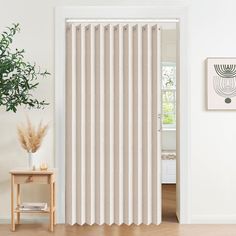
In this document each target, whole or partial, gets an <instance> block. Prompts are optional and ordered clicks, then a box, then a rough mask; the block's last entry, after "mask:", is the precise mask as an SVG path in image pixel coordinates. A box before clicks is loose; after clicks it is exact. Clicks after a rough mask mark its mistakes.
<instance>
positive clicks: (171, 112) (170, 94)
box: [161, 62, 176, 129]
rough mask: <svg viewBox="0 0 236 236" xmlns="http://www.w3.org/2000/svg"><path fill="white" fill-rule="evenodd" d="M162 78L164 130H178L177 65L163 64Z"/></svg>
mask: <svg viewBox="0 0 236 236" xmlns="http://www.w3.org/2000/svg"><path fill="white" fill-rule="evenodd" d="M161 68H162V73H161V74H162V78H161V84H162V85H161V94H162V128H163V129H175V128H176V64H175V63H170V62H163V63H162V65H161Z"/></svg>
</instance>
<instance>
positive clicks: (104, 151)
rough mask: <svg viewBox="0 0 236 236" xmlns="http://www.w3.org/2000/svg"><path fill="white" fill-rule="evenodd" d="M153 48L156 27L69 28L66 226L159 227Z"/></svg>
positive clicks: (157, 45) (155, 46)
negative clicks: (68, 224) (143, 225)
mask: <svg viewBox="0 0 236 236" xmlns="http://www.w3.org/2000/svg"><path fill="white" fill-rule="evenodd" d="M159 48H160V29H159V27H158V25H157V24H156V23H153V24H151V23H148V24H147V23H144V24H141V23H134V24H131V23H129V24H117V23H113V24H106V23H101V24H100V23H91V24H90V23H87V24H85V23H82V24H79V23H71V24H68V25H67V30H66V56H67V60H66V61H67V66H66V67H67V70H66V76H67V83H66V86H67V87H66V92H67V100H66V107H67V111H66V113H67V114H66V117H67V120H66V130H67V137H66V142H67V143H66V165H67V166H66V170H67V173H66V176H67V179H66V219H67V223H70V224H75V223H78V224H80V225H83V224H85V223H86V224H89V225H91V224H95V223H96V224H99V225H100V224H104V223H106V224H109V225H110V224H113V223H115V224H118V225H120V224H123V223H125V224H128V225H130V224H132V223H134V224H141V223H144V224H151V223H153V224H159V223H160V221H161V199H160V198H161V195H160V191H161V187H160V179H161V178H160V158H159V156H160V150H159V149H160V148H159V146H160V134H159V132H158V129H159V128H160V127H159V125H160V124H159V121H158V114H159V113H160V110H161V108H160V99H159V96H158V95H159V94H158V91H159V89H160V88H159V71H160V70H159V63H160V59H159V58H160V50H159Z"/></svg>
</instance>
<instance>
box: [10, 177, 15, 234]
mask: <svg viewBox="0 0 236 236" xmlns="http://www.w3.org/2000/svg"><path fill="white" fill-rule="evenodd" d="M11 230H12V231H15V217H14V175H11Z"/></svg>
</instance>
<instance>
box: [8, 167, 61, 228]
mask: <svg viewBox="0 0 236 236" xmlns="http://www.w3.org/2000/svg"><path fill="white" fill-rule="evenodd" d="M10 174H11V230H12V231H15V214H16V216H17V221H16V223H17V224H20V215H21V214H22V213H23V214H25V213H26V214H27V213H36V214H49V219H50V225H49V230H50V231H51V232H53V231H54V225H55V224H56V208H55V206H56V196H55V195H56V191H55V170H47V171H33V170H32V171H31V170H24V169H15V170H11V171H10ZM21 184H49V185H50V205H49V207H48V208H47V209H46V210H31V211H25V210H20V209H19V207H20V204H21V200H20V185H21ZM15 185H16V205H15V193H14V192H15V191H14V190H15Z"/></svg>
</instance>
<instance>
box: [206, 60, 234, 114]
mask: <svg viewBox="0 0 236 236" xmlns="http://www.w3.org/2000/svg"><path fill="white" fill-rule="evenodd" d="M206 75H207V109H208V110H236V58H233V57H214V58H213V57H211V58H207V59H206Z"/></svg>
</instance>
